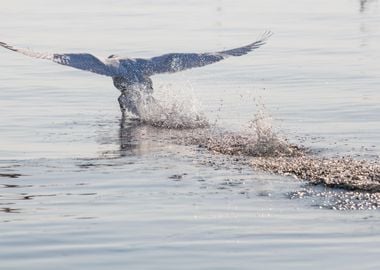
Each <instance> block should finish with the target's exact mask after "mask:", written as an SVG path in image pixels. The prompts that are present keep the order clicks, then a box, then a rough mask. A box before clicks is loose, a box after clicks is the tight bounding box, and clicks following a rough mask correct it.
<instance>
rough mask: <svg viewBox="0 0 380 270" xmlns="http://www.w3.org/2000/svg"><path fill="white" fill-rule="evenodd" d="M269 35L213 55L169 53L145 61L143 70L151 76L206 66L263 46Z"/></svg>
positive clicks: (265, 34)
mask: <svg viewBox="0 0 380 270" xmlns="http://www.w3.org/2000/svg"><path fill="white" fill-rule="evenodd" d="M271 35H272V33H271V32H265V33H264V34H263V35H262V37H261V38H260V39H259V40H257V41H255V42H253V43H251V44H249V45H246V46H243V47H240V48H235V49H231V50H225V51H219V52H215V53H169V54H164V55H161V56H157V57H153V58H150V59H147V60H146V62H145V63H144V67H143V70H144V71H145V73H146V74H147V75H153V74H159V73H173V72H177V71H182V70H186V69H190V68H195V67H202V66H206V65H209V64H213V63H216V62H219V61H221V60H223V59H226V58H228V57H230V56H241V55H244V54H247V53H249V52H250V51H253V50H255V49H257V48H259V47H260V46H262V45H264V44H265V42H266V40H267V39H268V38H269V37H270V36H271Z"/></svg>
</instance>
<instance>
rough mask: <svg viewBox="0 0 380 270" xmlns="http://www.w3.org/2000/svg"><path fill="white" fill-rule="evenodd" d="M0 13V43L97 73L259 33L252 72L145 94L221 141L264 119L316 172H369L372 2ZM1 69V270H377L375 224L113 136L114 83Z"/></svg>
mask: <svg viewBox="0 0 380 270" xmlns="http://www.w3.org/2000/svg"><path fill="white" fill-rule="evenodd" d="M0 3H1V9H0V18H2V24H1V27H0V36H1V40H2V41H5V42H9V43H11V44H15V45H18V46H24V47H30V48H33V49H35V50H41V51H52V52H90V53H93V54H96V55H97V56H100V57H106V56H108V55H110V54H114V53H116V54H119V55H126V56H128V55H129V56H132V57H134V56H136V57H137V56H138V57H151V56H155V55H159V54H163V53H167V52H198V51H214V50H220V49H226V48H233V47H236V46H240V45H244V44H247V43H250V42H252V41H253V40H255V39H256V38H257V37H258V36H259V35H260V34H261V33H262V32H263V31H264V30H272V31H273V32H274V33H275V35H274V36H273V37H272V38H271V39H270V41H269V42H268V44H267V45H265V46H264V47H263V48H260V49H259V50H257V51H256V52H254V53H252V54H249V55H247V56H244V57H239V58H234V59H229V60H226V61H224V62H221V63H218V64H215V65H211V66H208V67H204V68H201V69H194V70H190V71H186V72H183V73H178V74H171V75H161V76H156V77H154V78H153V80H154V85H155V88H156V93H155V95H156V96H157V97H158V98H160V97H161V99H164V98H165V95H167V94H166V93H167V92H168V91H169V92H170V93H173V95H174V93H176V94H177V95H178V98H179V99H181V97H183V98H182V100H183V99H185V100H186V99H187V98H188V97H192V98H195V99H196V100H198V102H199V104H198V103H197V106H199V109H200V110H202V111H203V112H204V114H205V115H206V116H207V117H208V119H209V121H210V122H211V123H214V122H216V123H217V126H218V127H221V128H223V129H224V130H230V131H238V130H239V129H241V128H242V127H244V126H245V125H246V124H247V122H248V121H249V120H251V119H252V118H253V117H254V114H255V113H256V112H257V110H258V108H259V107H261V106H260V105H259V106H257V104H264V105H265V107H266V110H267V112H268V113H269V114H270V115H271V116H272V118H273V123H272V124H273V126H274V127H275V128H276V129H277V130H278V131H279V133H280V134H282V135H283V136H284V137H286V138H288V139H289V140H290V141H291V142H294V143H296V144H303V145H305V146H306V147H308V148H310V149H312V150H313V151H315V152H318V153H319V155H321V156H334V155H347V154H349V155H352V156H358V157H359V158H363V159H370V160H375V159H376V158H378V156H379V155H380V150H379V146H380V128H379V127H380V125H379V122H380V121H379V120H380V118H379V115H380V93H379V91H378V85H380V78H379V70H380V64H379V61H378V59H379V58H380V49H379V46H378V44H379V42H380V30H379V29H380V17H379V9H380V7H379V2H378V1H355V0H339V1H317V2H316V1H309V0H307V1H304V0H303V1H301V0H294V1H288V2H287V3H286V5H285V4H284V3H283V1H279V0H270V1H248V0H242V1H238V2H236V1H227V0H215V1H207V2H206V1H199V0H194V1H145V0H144V1H119V0H115V1H100V0H99V1H80V2H78V1H67V0H66V1H59V0H57V1H42V0H40V1H33V3H31V2H30V1H26V0H24V1H7V0H1V1H0ZM0 53H1V58H2V61H1V65H0V82H1V83H0V142H1V144H0V173H1V174H2V175H1V176H0V228H1V230H0V260H1V265H0V268H1V269H26V268H28V269H51V267H52V265H54V268H56V269H111V268H112V269H125V268H126V267H127V268H129V269H264V268H266V269H276V268H279V269H304V268H306V267H308V268H310V269H321V268H334V269H358V268H360V269H378V267H379V266H380V263H379V261H378V254H379V252H380V238H379V233H380V231H379V228H380V227H379V223H380V215H379V212H378V210H372V211H332V210H329V209H328V208H326V207H323V206H324V205H326V202H325V201H324V200H325V199H324V198H320V197H316V196H311V197H308V196H306V197H304V198H303V199H300V198H298V197H297V198H294V197H293V196H290V195H289V194H293V193H292V192H295V191H299V190H302V189H303V188H304V185H305V183H304V182H301V181H298V180H295V179H294V178H292V177H284V176H276V175H271V174H267V173H264V172H259V171H255V170H253V169H252V168H251V167H250V166H248V165H247V164H246V163H245V162H241V161H239V160H236V158H235V157H228V156H224V155H221V154H214V153H211V152H208V151H206V150H205V149H200V148H198V147H196V146H192V145H190V146H189V145H183V144H178V143H177V140H176V139H173V137H175V136H174V135H173V133H172V131H170V130H162V129H161V130H158V129H154V128H151V127H147V126H136V125H133V124H132V125H129V124H127V125H122V124H121V119H120V112H119V108H118V104H117V101H116V99H117V96H118V92H117V90H116V89H114V88H113V86H112V81H111V80H110V79H109V78H105V77H101V76H97V75H94V74H91V73H86V72H80V71H77V70H73V69H70V68H67V67H63V66H59V65H55V64H53V63H49V62H45V61H39V60H35V59H29V58H26V57H25V56H22V55H17V54H15V53H13V52H9V51H6V50H1V52H0ZM171 96H172V95H171ZM176 136H177V135H176ZM176 138H177V137H176ZM312 189H313V190H314V191H315V192H319V191H327V192H339V191H336V190H330V189H327V190H325V188H323V187H312ZM290 198H293V199H290ZM326 200H328V199H326Z"/></svg>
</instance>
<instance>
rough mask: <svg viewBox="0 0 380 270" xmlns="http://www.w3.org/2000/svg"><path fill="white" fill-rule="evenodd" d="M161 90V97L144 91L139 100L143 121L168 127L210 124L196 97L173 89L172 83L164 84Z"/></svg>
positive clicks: (180, 127) (194, 126)
mask: <svg viewBox="0 0 380 270" xmlns="http://www.w3.org/2000/svg"><path fill="white" fill-rule="evenodd" d="M159 90H161V92H162V95H160V96H159V98H157V99H156V98H154V97H152V96H151V95H150V94H145V93H142V98H141V101H140V102H137V110H138V112H139V115H140V121H141V122H142V123H144V124H148V125H151V126H155V127H160V128H167V129H193V128H203V127H207V126H209V121H208V119H207V118H206V116H205V115H204V114H203V113H202V112H201V111H200V109H199V102H198V101H197V100H196V99H195V98H194V97H192V96H189V95H185V94H184V93H183V92H184V91H183V90H182V91H181V90H177V89H173V88H172V87H171V85H165V86H162V87H160V89H159ZM185 90H186V89H185ZM188 92H190V93H191V92H192V91H188Z"/></svg>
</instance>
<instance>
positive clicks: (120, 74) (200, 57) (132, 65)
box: [0, 32, 272, 116]
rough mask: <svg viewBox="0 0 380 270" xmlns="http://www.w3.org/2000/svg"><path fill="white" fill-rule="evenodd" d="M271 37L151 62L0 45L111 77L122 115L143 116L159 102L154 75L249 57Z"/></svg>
mask: <svg viewBox="0 0 380 270" xmlns="http://www.w3.org/2000/svg"><path fill="white" fill-rule="evenodd" d="M271 35H272V33H271V32H265V33H264V34H263V35H262V36H261V38H260V39H258V40H257V41H255V42H253V43H251V44H248V45H246V46H243V47H239V48H235V49H231V50H224V51H218V52H209V53H169V54H164V55H161V56H156V57H152V58H149V59H143V58H125V57H119V56H117V55H110V56H109V57H108V58H106V59H104V60H100V59H98V58H97V57H95V56H93V55H92V54H88V53H41V52H35V51H33V50H29V49H23V48H17V47H14V46H12V45H9V44H7V43H4V42H0V46H2V47H4V48H6V49H9V50H12V51H15V52H18V53H21V54H24V55H27V56H31V57H34V58H40V59H46V60H51V61H53V62H55V63H58V64H61V65H65V66H70V67H73V68H76V69H81V70H85V71H90V72H93V73H96V74H99V75H104V76H108V77H111V78H112V80H113V84H114V86H115V87H116V88H117V89H118V90H120V92H121V95H120V96H119V98H118V101H119V104H120V109H121V111H122V113H123V114H124V113H125V112H126V110H128V111H129V112H131V113H133V114H135V115H136V116H140V112H139V106H138V105H139V102H140V103H141V102H145V103H146V104H149V103H151V102H155V100H154V98H153V97H152V93H153V83H152V80H151V78H150V77H151V76H153V75H155V74H161V73H174V72H178V71H182V70H186V69H191V68H195V67H203V66H206V65H209V64H213V63H216V62H219V61H221V60H223V59H226V58H228V57H230V56H241V55H244V54H247V53H249V52H250V51H253V50H255V49H257V48H259V47H260V46H262V45H264V44H265V42H266V41H267V39H268V38H269V37H270V36H271Z"/></svg>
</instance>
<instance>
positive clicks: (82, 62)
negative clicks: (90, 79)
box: [0, 42, 112, 76]
mask: <svg viewBox="0 0 380 270" xmlns="http://www.w3.org/2000/svg"><path fill="white" fill-rule="evenodd" d="M0 46H2V47H4V48H6V49H8V50H11V51H14V52H18V53H21V54H24V55H26V56H30V57H34V58H39V59H46V60H50V61H53V62H55V63H58V64H61V65H65V66H69V67H73V68H77V69H81V70H86V71H90V72H94V73H97V74H100V75H105V76H112V74H111V71H110V69H109V68H108V67H107V66H106V65H105V64H104V63H103V62H102V61H100V60H99V59H98V58H96V57H95V56H93V55H91V54H88V53H66V54H58V53H54V54H50V53H41V52H35V51H32V50H28V49H22V48H16V47H14V46H11V45H8V44H6V43H4V42H0Z"/></svg>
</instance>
